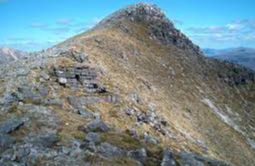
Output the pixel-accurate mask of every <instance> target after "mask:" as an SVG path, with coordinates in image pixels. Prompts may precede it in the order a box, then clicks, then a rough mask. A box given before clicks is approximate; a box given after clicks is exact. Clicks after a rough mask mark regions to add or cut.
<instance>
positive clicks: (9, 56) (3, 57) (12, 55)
mask: <svg viewBox="0 0 255 166" xmlns="http://www.w3.org/2000/svg"><path fill="white" fill-rule="evenodd" d="M27 55H28V53H25V52H23V51H20V50H16V49H13V48H8V47H2V48H0V64H1V63H8V62H11V61H17V60H19V59H20V58H23V57H25V56H27Z"/></svg>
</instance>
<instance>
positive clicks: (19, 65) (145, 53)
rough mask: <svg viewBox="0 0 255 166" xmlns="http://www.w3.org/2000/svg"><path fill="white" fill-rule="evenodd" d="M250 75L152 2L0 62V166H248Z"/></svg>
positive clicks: (252, 121)
mask: <svg viewBox="0 0 255 166" xmlns="http://www.w3.org/2000/svg"><path fill="white" fill-rule="evenodd" d="M254 163H255V73H254V72H253V71H251V70H249V69H246V68H244V67H241V66H239V65H234V64H232V63H227V62H222V61H218V60H213V59H209V58H206V57H205V56H204V55H203V53H202V52H201V51H200V49H199V47H198V46H196V45H194V44H193V43H192V41H191V40H189V39H188V38H187V37H186V36H185V35H184V34H182V33H181V32H180V31H179V30H177V29H176V28H175V27H174V24H173V23H172V22H171V21H170V20H168V19H167V17H166V16H165V14H164V13H163V12H162V11H161V10H160V9H159V8H158V7H156V6H155V5H148V4H143V3H140V4H136V5H132V6H128V7H126V8H124V9H121V10H119V11H117V12H115V13H113V14H112V15H110V16H109V17H107V18H105V19H104V20H102V21H101V22H100V23H99V24H98V25H96V26H95V27H94V28H92V29H91V30H89V31H87V32H84V33H82V34H79V35H77V36H75V37H73V38H70V39H68V40H66V41H64V42H63V43H60V44H58V45H56V46H54V47H52V48H49V49H47V50H45V51H42V52H36V53H31V54H30V56H28V57H26V58H20V59H19V60H18V61H9V62H5V63H3V64H1V66H0V165H1V166H2V165H3V166H5V165H13V166H14V165H18V166H19V165H20V166H33V165H36V166H40V165H49V166H51V165H52V166H53V165H54V166H55V165H56V166H58V165H59V166H60V165H61V166H63V165H66V166H70V165H77V166H79V165H82V166H91V165H92V166H93V165H95V166H98V165H99V166H100V165H104V166H107V165H109V166H112V165H114V166H115V165H130V166H131V165H132V166H133V165H134V166H135V165H138V166H140V165H144V166H150V165H151V166H154V165H155V166H156V165H160V166H179V165H180V166H182V165H183V166H231V165H233V166H235V165H236V166H253V165H254Z"/></svg>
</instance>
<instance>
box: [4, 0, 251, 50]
mask: <svg viewBox="0 0 255 166" xmlns="http://www.w3.org/2000/svg"><path fill="white" fill-rule="evenodd" d="M138 2H141V1H135V0H107V1H106V0H0V20H1V30H0V46H8V47H14V48H17V49H22V50H28V51H31V50H33V51H34V50H40V49H43V48H47V47H50V46H52V45H54V44H56V43H58V42H61V41H63V40H65V39H67V38H69V37H71V36H73V35H75V34H78V33H81V32H83V31H85V30H86V29H89V28H91V27H92V26H93V25H95V24H96V23H97V22H98V21H100V19H102V18H104V17H105V16H107V15H109V14H110V13H112V12H114V11H116V10H117V9H120V8H122V7H124V6H126V5H129V4H134V3H138ZM143 2H148V3H154V4H157V5H158V6H159V7H161V8H162V9H163V10H164V11H165V13H166V14H167V16H168V17H169V18H170V19H171V20H172V21H173V22H175V25H176V27H178V28H179V29H181V31H182V32H184V33H185V34H186V35H187V36H189V37H190V38H191V39H192V40H193V41H194V42H195V43H196V44H198V45H199V46H200V47H202V48H229V47H239V46H243V47H255V9H254V6H255V1H254V0H144V1H143Z"/></svg>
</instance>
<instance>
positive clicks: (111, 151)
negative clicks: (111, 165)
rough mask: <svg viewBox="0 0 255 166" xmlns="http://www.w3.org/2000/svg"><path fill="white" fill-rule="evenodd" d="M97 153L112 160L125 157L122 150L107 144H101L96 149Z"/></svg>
mask: <svg viewBox="0 0 255 166" xmlns="http://www.w3.org/2000/svg"><path fill="white" fill-rule="evenodd" d="M97 152H98V153H99V154H100V155H102V156H104V157H106V158H113V157H114V158H115V157H121V156H124V155H125V151H124V150H122V149H120V148H118V147H116V146H113V145H111V144H109V143H102V144H101V145H100V146H99V147H98V149H97Z"/></svg>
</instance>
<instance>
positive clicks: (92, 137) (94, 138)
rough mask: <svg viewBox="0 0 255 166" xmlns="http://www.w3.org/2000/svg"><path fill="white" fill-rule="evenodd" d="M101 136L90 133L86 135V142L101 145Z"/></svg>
mask: <svg viewBox="0 0 255 166" xmlns="http://www.w3.org/2000/svg"><path fill="white" fill-rule="evenodd" d="M100 140H101V139H100V135H99V134H98V133H94V132H89V133H88V134H87V135H86V138H85V141H87V142H93V143H99V142H100Z"/></svg>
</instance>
